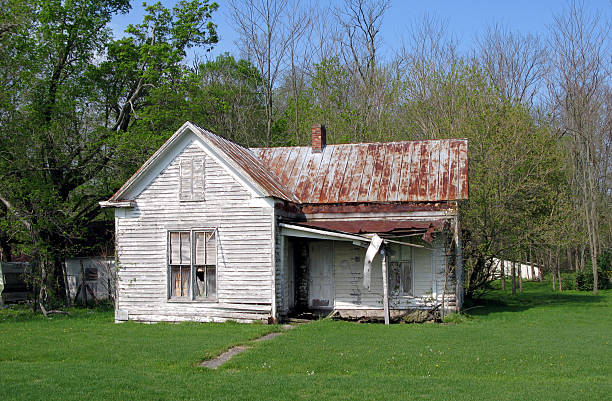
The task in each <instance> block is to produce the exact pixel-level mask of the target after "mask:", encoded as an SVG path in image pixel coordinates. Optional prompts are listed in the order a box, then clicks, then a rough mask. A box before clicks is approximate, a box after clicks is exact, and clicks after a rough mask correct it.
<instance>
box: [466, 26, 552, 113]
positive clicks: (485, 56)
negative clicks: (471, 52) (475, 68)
mask: <svg viewBox="0 0 612 401" xmlns="http://www.w3.org/2000/svg"><path fill="white" fill-rule="evenodd" d="M478 47H479V49H478V53H477V57H478V59H479V61H480V63H481V65H482V67H483V68H484V69H485V71H486V72H487V73H488V74H489V75H490V77H491V79H492V81H493V82H494V83H495V86H496V87H497V88H498V89H499V90H500V91H501V92H502V94H503V95H504V96H505V97H506V98H508V99H510V100H512V101H517V102H519V103H523V104H525V105H526V106H528V107H531V106H532V105H533V102H534V98H535V97H536V95H537V94H538V93H540V90H541V89H542V88H541V86H542V84H543V77H544V74H545V73H546V57H547V56H546V52H545V50H544V47H543V46H542V44H541V43H540V39H539V38H538V37H537V36H533V35H530V34H528V35H522V34H520V33H515V32H511V31H509V30H508V29H507V28H504V27H503V26H500V25H495V26H493V27H488V29H487V31H486V32H485V33H484V34H483V35H481V36H480V37H479V38H478Z"/></svg>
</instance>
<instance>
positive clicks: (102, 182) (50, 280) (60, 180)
mask: <svg viewBox="0 0 612 401" xmlns="http://www.w3.org/2000/svg"><path fill="white" fill-rule="evenodd" d="M206 7H207V6H206V4H205V3H202V2H199V1H192V2H180V3H179V5H177V7H176V8H175V9H174V14H170V13H169V12H168V11H167V10H166V11H164V9H163V7H162V6H160V5H159V4H157V5H155V6H152V8H148V10H149V11H150V14H149V15H148V16H147V17H145V22H144V23H143V24H141V25H139V26H136V27H130V31H131V32H132V33H133V34H134V35H136V36H138V35H141V36H139V38H140V39H142V38H143V36H142V35H144V34H145V32H146V30H147V29H149V28H152V27H155V28H154V29H151V32H153V33H154V34H153V35H154V36H155V38H156V39H155V40H154V41H153V42H147V43H145V41H144V40H141V41H138V40H134V41H131V42H130V41H129V40H120V41H114V42H112V41H111V37H110V29H109V28H108V23H109V22H110V20H111V17H112V16H113V15H114V14H116V13H122V12H126V11H127V10H128V9H129V3H128V1H127V0H103V1H93V0H76V1H71V2H64V1H60V0H51V1H45V2H40V3H37V4H34V5H32V6H31V9H30V13H29V14H28V15H27V18H29V19H28V20H27V21H31V22H30V23H29V24H26V25H25V27H24V28H23V29H24V31H23V32H21V34H20V35H17V36H16V39H15V40H12V41H11V42H10V44H9V46H7V47H6V48H5V47H3V49H2V51H8V52H12V53H13V54H14V55H15V57H14V58H13V59H12V61H13V63H12V64H13V65H8V63H5V62H4V60H3V61H2V62H1V64H0V67H2V70H1V71H0V76H2V77H3V79H4V77H9V78H8V79H9V80H10V76H11V74H13V76H14V74H16V73H18V74H21V75H19V79H20V80H19V81H18V82H17V83H15V84H14V85H13V86H12V87H11V92H10V96H11V99H12V100H13V103H12V104H9V103H10V102H5V101H3V102H2V109H1V110H0V116H2V118H3V120H2V125H1V126H0V134H1V135H0V156H1V157H0V202H2V204H3V207H4V208H5V210H6V213H7V215H8V216H9V217H10V218H11V219H13V220H14V221H18V222H19V223H20V224H21V225H22V227H23V229H24V231H25V232H26V233H27V241H24V242H25V244H24V250H25V251H26V252H27V253H29V254H31V255H32V256H33V265H34V268H35V269H34V275H33V277H32V278H33V282H34V284H35V285H36V286H37V287H38V288H39V292H38V294H37V295H38V303H39V306H40V308H41V310H42V311H43V312H45V306H44V304H45V303H46V301H47V300H48V298H49V296H52V295H53V294H54V293H57V292H58V291H60V292H61V291H62V288H61V287H62V285H61V283H63V280H61V279H59V277H61V267H60V265H61V260H62V259H63V258H64V257H65V256H66V255H67V254H70V253H73V252H79V251H80V252H83V251H86V250H87V249H92V246H100V245H101V246H104V244H100V242H102V241H100V234H101V233H103V231H101V230H100V225H105V224H107V223H110V222H111V219H109V218H108V217H107V218H105V217H104V216H105V215H104V213H105V212H102V211H101V210H100V208H99V206H98V204H97V202H98V201H99V200H100V197H101V195H102V196H103V195H104V194H108V193H111V192H112V190H113V189H116V185H117V184H116V179H117V178H116V177H115V176H113V174H109V171H111V166H112V168H115V166H114V165H113V164H112V163H114V162H115V161H118V159H120V158H119V157H118V156H120V155H118V154H117V153H116V152H115V150H116V147H115V146H114V145H115V144H116V143H117V141H118V140H121V138H122V135H123V132H122V130H123V129H127V128H128V127H129V121H130V118H131V117H130V118H128V117H126V116H128V115H129V116H133V115H134V112H135V111H136V110H137V107H136V105H137V104H138V100H141V99H142V96H143V93H144V92H145V91H144V90H145V87H146V85H153V84H154V83H158V82H159V81H158V80H157V79H158V78H159V77H165V76H166V74H167V68H162V67H168V68H170V67H172V66H173V65H175V64H177V63H179V62H180V60H181V54H184V53H182V51H184V49H185V48H187V47H189V46H191V45H192V44H194V43H196V44H200V43H202V40H203V39H202V35H205V36H206V35H208V33H209V32H211V31H210V29H211V28H214V27H211V26H209V25H208V24H207V25H206V29H205V31H201V30H200V28H198V27H200V25H199V24H200V23H201V21H200V18H201V17H202V15H205V14H202V12H203V11H202V10H203V9H205V8H206ZM215 8H216V5H215ZM17 10H19V8H17ZM170 15H173V16H174V19H171V20H168V16H170ZM158 28H159V29H161V32H160V31H159V30H158V31H157V33H155V32H156V29H158ZM213 32H214V29H213ZM3 38H4V36H3ZM161 38H163V39H161ZM205 38H206V39H210V40H212V38H209V37H208V36H206V37H205ZM156 41H157V42H156ZM128 42H129V43H128ZM160 42H161V43H160ZM109 43H110V45H109ZM173 45H174V46H175V47H174V48H173V47H172V46H173ZM104 55H107V57H109V58H111V59H112V58H114V59H115V61H118V62H117V63H115V64H114V65H113V66H112V68H110V66H109V65H108V64H107V63H106V62H105V61H104V60H103V61H102V62H101V63H99V65H96V63H97V60H99V58H100V57H102V58H104ZM158 59H159V60H161V61H159V60H158ZM121 62H124V63H123V64H122V63H121ZM171 64H172V65H171ZM11 68H14V69H15V71H17V72H16V73H15V72H13V73H11V72H10V71H7V69H11ZM132 73H134V74H133V75H132ZM24 78H27V79H24ZM11 82H13V81H11ZM101 83H102V84H101ZM130 84H131V85H130ZM126 87H129V88H130V89H127V90H123V89H124V88H126ZM113 91H115V92H113ZM110 99H113V100H115V102H114V103H112V104H111V103H110V102H109V100H110ZM100 111H106V112H102V113H100ZM109 121H110V122H112V123H109ZM117 130H119V131H120V132H119V133H118V132H117ZM5 221H6V219H5ZM105 222H106V223H105ZM110 232H112V230H111V231H110ZM93 234H97V236H96V239H97V243H94V244H92V243H90V242H89V240H91V238H92V237H93V236H94V235H93ZM56 283H60V284H59V285H56ZM49 284H52V285H51V286H49ZM57 295H58V298H61V299H63V298H64V297H63V296H62V295H61V294H57Z"/></svg>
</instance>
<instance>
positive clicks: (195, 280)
mask: <svg viewBox="0 0 612 401" xmlns="http://www.w3.org/2000/svg"><path fill="white" fill-rule="evenodd" d="M168 270H169V271H168V276H169V286H170V288H169V291H168V293H169V298H170V299H185V300H194V299H195V300H197V299H215V298H216V297H217V232H216V231H215V230H191V231H170V232H169V233H168Z"/></svg>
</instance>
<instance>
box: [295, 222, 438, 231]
mask: <svg viewBox="0 0 612 401" xmlns="http://www.w3.org/2000/svg"><path fill="white" fill-rule="evenodd" d="M445 221H446V220H444V219H439V220H431V221H425V220H321V221H306V222H302V223H300V224H302V225H305V226H308V227H313V228H319V229H324V230H334V231H342V232H346V233H351V234H365V233H390V232H392V231H397V230H414V231H423V232H425V231H430V230H438V229H441V228H442V227H444V224H445Z"/></svg>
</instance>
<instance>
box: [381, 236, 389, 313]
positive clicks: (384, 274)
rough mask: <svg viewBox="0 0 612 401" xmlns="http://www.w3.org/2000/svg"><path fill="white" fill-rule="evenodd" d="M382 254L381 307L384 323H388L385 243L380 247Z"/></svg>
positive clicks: (387, 277)
mask: <svg viewBox="0 0 612 401" xmlns="http://www.w3.org/2000/svg"><path fill="white" fill-rule="evenodd" d="M380 255H381V256H382V276H383V307H384V313H385V324H389V276H388V275H387V252H386V249H385V245H384V242H383V245H382V246H381V247H380Z"/></svg>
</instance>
